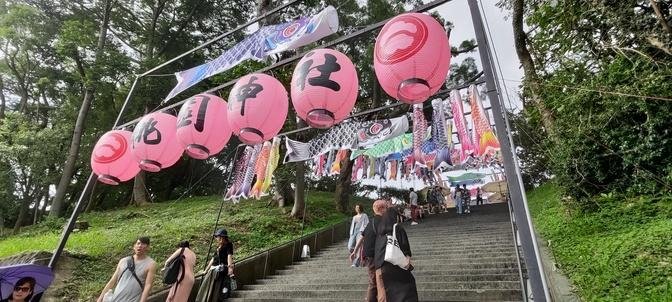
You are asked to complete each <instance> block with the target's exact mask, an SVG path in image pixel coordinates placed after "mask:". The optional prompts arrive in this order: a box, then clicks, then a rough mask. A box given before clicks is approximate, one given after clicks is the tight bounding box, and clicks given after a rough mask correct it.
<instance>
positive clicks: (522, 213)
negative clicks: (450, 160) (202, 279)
mask: <svg viewBox="0 0 672 302" xmlns="http://www.w3.org/2000/svg"><path fill="white" fill-rule="evenodd" d="M299 1H300V0H291V1H289V2H287V3H285V4H283V5H281V6H279V7H277V8H275V9H273V10H271V11H269V12H267V13H266V14H264V15H262V16H259V17H257V18H254V19H252V20H250V21H248V22H246V23H245V24H243V25H241V26H238V27H237V28H235V29H233V30H230V31H228V32H226V33H224V34H222V35H220V36H218V37H215V38H213V39H211V40H209V41H207V42H205V43H203V44H201V45H199V46H197V47H195V48H193V49H191V50H189V51H187V52H185V53H183V54H180V55H179V56H177V57H175V58H173V59H171V60H169V61H167V62H164V63H162V64H160V65H158V66H156V67H154V68H152V69H150V70H148V71H146V72H144V73H142V74H140V75H136V78H135V80H134V81H133V84H132V86H131V89H130V90H129V92H128V95H127V96H126V99H125V101H124V103H123V105H122V107H121V110H120V112H119V114H118V116H117V118H116V121H115V123H114V125H113V127H112V129H119V128H125V127H127V126H131V125H133V124H135V123H137V122H138V121H139V120H140V118H137V119H134V120H132V121H129V122H127V123H124V124H123V125H119V124H120V122H121V118H122V117H123V115H124V112H125V110H126V107H127V105H128V103H129V102H130V100H131V96H132V94H133V92H134V90H135V88H136V85H137V83H138V81H139V79H140V78H142V77H144V76H147V75H149V74H151V73H152V72H154V71H157V70H159V69H161V68H163V67H165V66H167V65H169V64H171V63H173V62H175V61H177V60H179V59H180V58H182V57H184V56H186V55H189V54H191V53H193V52H195V51H198V50H200V49H202V48H204V47H206V46H208V45H210V44H212V43H215V42H217V41H219V40H221V39H223V38H224V37H226V36H228V35H230V34H233V33H235V32H237V31H239V30H242V29H244V28H246V27H247V26H249V25H251V24H253V23H255V22H257V21H259V20H262V19H264V18H266V17H268V16H269V15H272V14H274V13H276V12H278V11H280V10H282V9H284V8H286V7H288V6H290V5H292V4H295V3H297V2H299ZM450 1H452V0H435V1H432V2H430V3H427V4H425V5H422V6H420V7H418V8H416V9H414V10H412V11H410V12H425V11H428V10H430V9H433V8H436V7H438V6H440V5H442V4H445V3H447V2H450ZM467 2H468V4H469V8H470V11H471V15H472V20H473V26H474V31H475V33H476V40H477V44H478V48H479V54H480V57H481V61H482V62H481V63H482V65H483V72H482V74H483V75H484V78H485V80H484V81H483V80H478V79H475V82H478V83H483V82H485V84H486V93H487V94H488V98H489V99H490V103H491V107H492V114H493V118H494V121H495V129H496V131H497V133H498V134H499V136H500V144H501V150H502V156H503V160H504V168H505V173H506V176H507V177H506V178H507V181H508V186H509V192H510V196H511V206H512V207H513V212H514V214H515V221H516V224H517V225H518V226H519V228H518V229H519V231H520V233H521V236H520V239H521V242H522V247H523V254H524V258H525V263H526V265H527V270H528V276H529V278H530V282H531V284H532V293H533V295H534V300H535V301H550V294H549V291H548V286H547V284H546V278H545V275H544V272H543V266H542V265H541V259H540V256H539V249H538V245H537V241H536V238H535V236H534V228H533V226H532V223H531V218H530V214H529V209H528V207H527V200H526V198H525V194H524V189H523V187H522V178H521V175H520V168H519V165H518V162H517V160H516V158H515V157H514V154H515V152H514V150H515V149H514V148H515V146H514V144H513V141H512V138H511V132H510V126H509V124H508V118H507V117H506V115H505V114H503V110H502V108H503V105H502V103H501V99H500V95H499V93H498V89H497V88H498V87H497V85H496V82H495V77H496V72H495V70H494V69H493V68H492V65H491V54H490V48H489V44H488V41H487V39H486V37H485V30H484V27H483V23H482V17H481V14H480V10H479V6H478V2H477V0H467ZM388 20H389V19H387V20H383V21H380V22H378V23H375V24H372V25H369V26H367V27H366V28H364V29H361V30H358V31H356V32H354V33H351V34H349V35H346V36H343V37H341V38H338V39H336V40H334V41H331V42H328V43H326V44H323V45H321V46H320V47H333V46H335V45H337V44H340V43H343V42H345V41H348V40H351V39H355V38H358V37H361V36H363V35H364V34H366V33H369V32H371V31H374V30H378V29H380V28H381V27H382V26H383V25H384V24H385V23H386V22H387V21H388ZM305 53H306V52H304V53H300V54H297V55H295V56H293V57H291V58H287V59H284V60H281V61H279V62H277V63H275V64H272V65H271V66H267V67H265V68H262V69H260V70H257V71H256V72H268V71H271V70H273V69H275V68H279V67H282V66H285V65H288V64H291V63H293V62H295V61H298V60H299V59H301V58H302V57H303V56H304V54H305ZM479 75H480V74H479ZM234 83H235V80H233V81H229V82H227V83H224V84H222V85H219V86H216V87H214V88H211V89H208V90H207V91H206V92H215V91H218V90H221V89H225V88H228V87H230V86H232V85H233V84H234ZM471 84H474V83H468V84H467V85H464V86H465V87H466V86H468V85H471ZM465 87H452V88H451V90H452V89H461V88H465ZM448 91H449V90H443V91H441V92H439V93H437V96H440V95H444V94H445V93H448ZM185 101H186V100H182V101H179V102H176V103H174V104H172V105H169V106H166V107H164V108H161V109H160V110H166V109H171V108H175V107H177V106H180V105H182V104H183V103H184V102H185ZM400 105H402V103H398V102H397V103H393V104H390V105H387V106H382V107H379V108H374V109H371V110H365V111H363V112H359V113H356V114H353V115H351V116H350V118H353V117H357V116H362V115H367V114H371V113H375V112H378V111H382V110H386V109H390V108H393V107H396V106H400ZM307 129H310V128H309V127H305V128H300V129H296V130H292V131H287V132H284V133H281V134H279V135H283V136H286V135H289V134H294V133H298V132H301V131H305V130H307ZM503 136H506V138H502V137H503ZM238 147H239V146H236V148H238ZM236 153H237V152H236ZM234 161H235V159H234ZM234 164H235V163H234ZM230 177H231V173H229V176H228V178H230ZM95 181H96V177H95V174H93V173H91V174H90V175H89V177H88V179H87V182H86V184H85V186H84V189H83V190H82V192H81V194H80V196H79V198H78V200H77V203H76V204H75V208H74V209H73V212H72V214H71V216H70V219H69V220H68V222H67V223H66V225H65V226H64V228H63V232H62V234H61V238H60V240H59V243H58V246H57V248H56V249H55V251H54V253H53V255H52V258H51V260H50V261H49V267H50V268H52V269H54V267H55V266H56V264H57V262H58V260H59V258H60V256H61V254H62V252H63V249H64V248H65V244H66V242H67V240H68V238H69V236H70V233H71V232H72V230H73V228H74V224H75V221H76V220H77V217H78V216H79V213H80V211H81V209H82V207H83V206H84V204H85V201H86V197H87V196H88V195H89V194H90V193H91V191H92V189H93V185H94V183H95ZM220 214H221V208H220ZM217 224H218V222H217V223H215V228H216V227H217Z"/></svg>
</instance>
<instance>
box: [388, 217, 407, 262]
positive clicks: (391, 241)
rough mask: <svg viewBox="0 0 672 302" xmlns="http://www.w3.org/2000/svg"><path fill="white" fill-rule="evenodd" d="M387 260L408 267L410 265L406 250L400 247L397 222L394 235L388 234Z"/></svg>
mask: <svg viewBox="0 0 672 302" xmlns="http://www.w3.org/2000/svg"><path fill="white" fill-rule="evenodd" d="M385 261H387V262H389V263H392V264H394V265H396V266H399V267H401V268H403V269H406V267H407V266H408V259H407V258H406V256H405V255H404V252H402V251H401V248H399V242H398V241H397V224H396V223H395V224H394V227H392V235H391V236H390V235H387V245H386V246H385Z"/></svg>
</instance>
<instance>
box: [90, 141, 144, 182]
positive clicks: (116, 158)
mask: <svg viewBox="0 0 672 302" xmlns="http://www.w3.org/2000/svg"><path fill="white" fill-rule="evenodd" d="M131 135H132V134H131V132H130V131H125V130H112V131H108V132H107V133H105V134H103V136H101V137H100V139H98V142H97V143H96V146H94V147H93V151H92V152H91V168H92V169H93V173H95V174H96V175H98V181H100V182H102V183H106V184H108V185H113V186H116V185H118V184H119V183H121V182H124V181H127V180H129V179H131V178H133V177H135V175H136V174H138V172H140V167H138V163H137V162H136V161H135V156H133V154H132V153H131Z"/></svg>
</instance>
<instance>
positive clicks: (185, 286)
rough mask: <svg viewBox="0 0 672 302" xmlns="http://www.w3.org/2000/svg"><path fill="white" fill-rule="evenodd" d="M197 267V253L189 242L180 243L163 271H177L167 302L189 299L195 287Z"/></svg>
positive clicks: (181, 301)
mask: <svg viewBox="0 0 672 302" xmlns="http://www.w3.org/2000/svg"><path fill="white" fill-rule="evenodd" d="M195 265H196V253H194V251H192V250H191V248H190V247H189V241H186V240H185V241H182V242H180V243H179V244H178V245H177V250H175V252H174V253H173V254H172V255H170V257H168V259H167V260H166V263H165V264H164V267H163V271H165V270H173V271H174V270H177V273H176V277H177V280H175V283H173V286H172V287H171V288H170V292H168V297H167V298H166V302H183V301H187V300H188V299H189V294H190V293H191V288H192V287H193V286H194V266H195Z"/></svg>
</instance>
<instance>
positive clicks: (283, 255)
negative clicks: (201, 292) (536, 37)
mask: <svg viewBox="0 0 672 302" xmlns="http://www.w3.org/2000/svg"><path fill="white" fill-rule="evenodd" d="M349 222H350V218H346V219H344V220H343V221H341V222H339V223H336V224H334V225H331V226H328V227H325V228H322V229H320V230H318V231H315V232H313V233H310V234H308V235H305V236H302V237H300V238H297V239H294V240H292V241H290V242H287V243H285V244H282V245H279V246H276V247H273V248H270V249H268V250H265V251H263V252H260V253H258V254H255V255H252V256H250V257H247V258H244V259H242V260H238V261H236V281H237V282H238V284H239V286H240V287H244V286H245V285H250V284H254V283H255V282H256V281H257V280H259V279H264V278H266V277H267V276H269V275H273V274H274V273H275V272H276V271H277V270H279V269H283V268H285V267H286V266H288V265H292V264H294V263H295V262H297V261H300V260H301V251H302V249H303V246H304V245H308V246H309V247H310V253H311V255H314V254H315V253H316V252H318V251H320V250H322V249H324V248H325V247H328V246H330V245H332V244H334V243H336V242H337V241H340V240H342V239H345V238H346V237H347V234H348V229H349V227H350V226H349V224H350V223H349ZM343 249H345V246H344V247H343ZM343 261H345V259H344V260H343ZM202 277H203V275H199V276H196V279H197V280H196V282H195V283H194V287H193V288H192V290H191V297H190V299H189V300H190V301H192V300H193V299H195V298H196V294H197V293H198V288H199V287H200V284H201V280H202ZM168 290H169V288H164V289H162V290H161V291H159V292H156V293H154V294H152V296H150V297H149V299H148V301H149V302H159V301H165V300H166V296H167V295H168Z"/></svg>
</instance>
